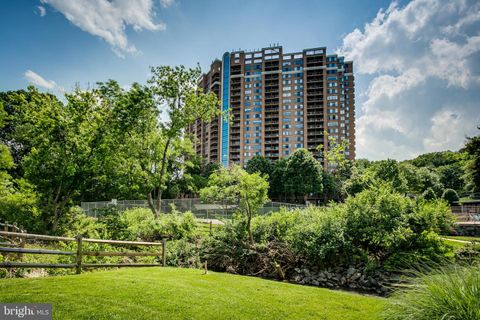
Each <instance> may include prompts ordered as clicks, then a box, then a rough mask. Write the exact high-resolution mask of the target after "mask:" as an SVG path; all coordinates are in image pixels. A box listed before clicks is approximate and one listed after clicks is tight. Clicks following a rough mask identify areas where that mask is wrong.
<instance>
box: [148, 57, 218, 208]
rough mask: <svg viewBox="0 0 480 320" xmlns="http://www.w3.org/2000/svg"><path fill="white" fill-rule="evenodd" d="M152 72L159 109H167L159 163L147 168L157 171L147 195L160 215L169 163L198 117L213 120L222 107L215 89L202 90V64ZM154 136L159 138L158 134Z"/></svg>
mask: <svg viewBox="0 0 480 320" xmlns="http://www.w3.org/2000/svg"><path fill="white" fill-rule="evenodd" d="M151 73H152V77H151V78H150V79H149V80H148V83H149V89H150V92H151V94H152V99H153V101H154V104H155V106H156V107H157V109H158V110H161V111H164V112H165V113H166V118H167V119H165V120H164V121H160V123H159V124H158V127H159V130H160V133H161V143H159V142H160V141H158V145H160V148H159V150H158V151H159V153H158V154H157V155H156V156H157V159H158V162H157V163H156V165H155V167H151V166H150V167H148V168H145V171H147V170H149V172H152V171H154V173H153V176H154V183H153V188H152V190H150V191H149V192H148V194H147V199H148V203H149V206H150V209H151V210H152V212H153V213H154V214H155V215H156V216H157V217H158V216H159V214H160V209H161V199H162V193H163V191H164V190H165V188H166V182H167V177H168V173H167V167H168V163H169V161H171V159H172V157H178V150H179V149H178V148H179V147H184V146H182V140H185V137H184V130H185V129H186V128H187V126H188V125H190V124H192V123H194V122H195V121H196V120H197V119H200V120H202V121H205V122H208V121H210V120H211V119H213V118H214V117H215V116H218V115H219V114H220V109H219V107H218V106H219V101H218V99H217V97H216V95H215V94H214V93H212V92H211V93H208V94H204V93H202V92H200V89H199V87H198V79H199V77H200V75H201V70H200V67H197V68H194V69H187V68H185V67H184V66H179V67H169V66H160V67H152V68H151ZM154 139H156V140H159V137H158V135H157V137H155V138H154Z"/></svg>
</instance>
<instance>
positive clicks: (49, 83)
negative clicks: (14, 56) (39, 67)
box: [24, 70, 57, 90]
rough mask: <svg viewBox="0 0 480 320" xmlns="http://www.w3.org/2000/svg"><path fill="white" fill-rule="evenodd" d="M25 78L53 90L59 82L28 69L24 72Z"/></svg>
mask: <svg viewBox="0 0 480 320" xmlns="http://www.w3.org/2000/svg"><path fill="white" fill-rule="evenodd" d="M24 76H25V78H26V79H27V80H28V82H30V83H32V84H34V85H36V86H39V87H42V88H45V89H50V90H53V89H55V88H56V87H57V84H56V83H55V81H53V80H47V79H45V78H44V77H42V76H41V75H39V74H38V73H35V72H33V71H32V70H27V71H26V72H25V73H24Z"/></svg>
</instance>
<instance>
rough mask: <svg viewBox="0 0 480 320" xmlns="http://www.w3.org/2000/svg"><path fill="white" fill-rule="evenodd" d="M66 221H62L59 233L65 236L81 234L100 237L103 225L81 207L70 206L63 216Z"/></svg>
mask: <svg viewBox="0 0 480 320" xmlns="http://www.w3.org/2000/svg"><path fill="white" fill-rule="evenodd" d="M65 220H67V221H68V223H62V224H61V227H62V229H61V230H59V231H60V232H61V234H63V235H65V236H67V237H76V236H77V235H79V234H80V235H82V236H83V237H85V238H97V239H98V238H102V235H103V234H104V227H103V225H102V223H100V222H99V221H98V220H97V219H95V218H93V217H89V216H87V215H86V214H85V212H84V211H83V209H82V208H80V207H72V208H70V210H69V211H68V214H67V215H66V217H65Z"/></svg>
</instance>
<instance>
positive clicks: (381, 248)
mask: <svg viewBox="0 0 480 320" xmlns="http://www.w3.org/2000/svg"><path fill="white" fill-rule="evenodd" d="M452 223H453V216H452V215H451V213H450V209H449V207H448V205H447V203H446V202H445V201H443V200H434V201H426V200H424V199H421V200H418V201H416V200H412V199H410V198H408V197H405V196H403V195H401V194H399V193H396V192H395V191H394V190H393V187H392V186H391V185H390V184H387V183H374V184H373V185H372V186H371V187H370V188H369V189H366V190H364V191H362V192H360V193H358V194H357V195H356V196H354V197H349V198H347V200H346V201H345V203H343V204H331V205H330V206H329V207H309V208H306V209H301V210H293V211H286V210H282V211H280V212H277V213H273V214H271V215H267V216H258V217H255V218H254V219H253V224H252V232H253V235H254V239H255V243H256V245H255V246H254V247H249V246H247V245H246V241H247V235H246V232H245V225H244V224H245V222H244V221H243V220H240V221H232V222H231V223H229V224H227V225H226V226H225V227H224V228H223V230H222V231H221V232H217V233H215V234H214V236H213V238H211V239H210V240H208V241H207V242H206V243H205V248H204V254H205V256H204V257H205V259H208V261H209V265H211V266H212V267H214V268H218V269H219V270H227V269H229V268H230V269H231V270H234V272H238V273H242V272H247V273H248V274H256V273H261V274H263V275H264V274H265V273H267V274H272V272H271V270H272V269H273V268H274V267H273V266H274V265H276V264H280V265H281V267H282V268H284V269H289V268H292V267H309V268H310V267H311V268H328V267H348V266H352V265H354V266H358V267H362V268H367V269H368V270H370V271H373V269H380V270H385V269H387V270H391V271H398V270H399V269H402V268H405V267H410V266H411V265H414V264H416V263H419V262H422V261H425V260H433V261H442V260H445V258H446V256H447V255H449V254H450V253H451V252H450V251H451V248H450V247H448V246H446V245H445V243H444V241H443V240H442V239H441V238H440V236H439V235H438V233H440V232H446V231H447V230H449V228H450V227H451V225H452ZM291 255H293V256H294V257H292V256H291ZM450 256H451V254H450ZM266 261H270V262H266ZM279 261H283V263H284V264H283V265H282V263H280V262H279ZM269 263H270V265H269ZM285 263H297V264H298V265H290V264H289V265H285Z"/></svg>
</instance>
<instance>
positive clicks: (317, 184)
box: [283, 149, 323, 200]
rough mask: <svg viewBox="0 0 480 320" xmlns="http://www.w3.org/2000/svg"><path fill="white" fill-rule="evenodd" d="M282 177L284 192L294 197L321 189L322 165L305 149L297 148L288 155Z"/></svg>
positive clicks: (318, 191) (317, 191) (314, 192)
mask: <svg viewBox="0 0 480 320" xmlns="http://www.w3.org/2000/svg"><path fill="white" fill-rule="evenodd" d="M283 178H284V184H285V189H286V192H287V193H289V194H291V195H293V196H294V197H295V199H297V198H298V197H304V196H306V195H309V194H319V193H321V192H322V190H323V185H322V167H321V165H320V163H319V162H318V161H317V160H315V158H314V157H313V155H312V153H311V152H310V151H308V150H306V149H297V150H296V151H295V152H294V153H293V154H292V155H291V156H290V157H288V159H287V163H286V168H285V172H284V177H283ZM302 200H303V199H302Z"/></svg>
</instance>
